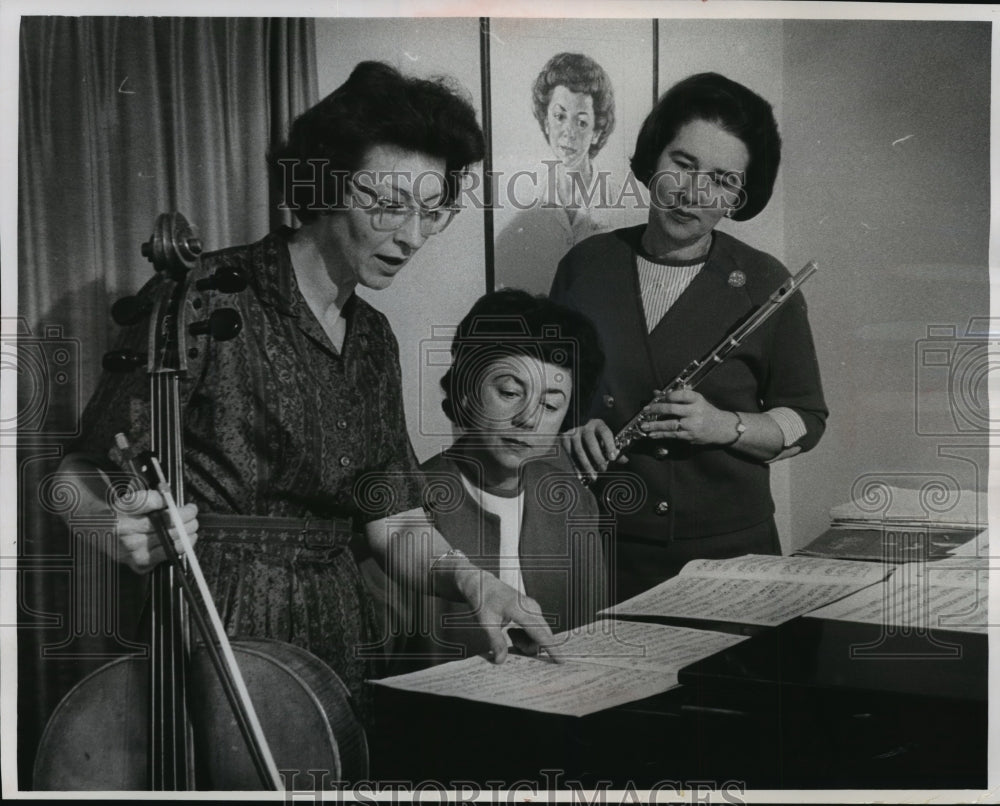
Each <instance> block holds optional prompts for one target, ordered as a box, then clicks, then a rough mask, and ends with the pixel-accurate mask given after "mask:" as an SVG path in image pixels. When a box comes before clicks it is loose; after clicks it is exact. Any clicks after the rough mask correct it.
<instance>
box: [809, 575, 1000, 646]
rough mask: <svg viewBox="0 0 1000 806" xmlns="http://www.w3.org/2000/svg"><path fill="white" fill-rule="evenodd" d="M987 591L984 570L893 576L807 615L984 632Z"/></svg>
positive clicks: (888, 624) (897, 625)
mask: <svg viewBox="0 0 1000 806" xmlns="http://www.w3.org/2000/svg"><path fill="white" fill-rule="evenodd" d="M988 595H989V586H988V572H987V571H986V570H985V569H982V568H979V569H977V568H954V567H944V568H935V567H934V564H930V565H928V566H926V567H925V568H924V569H923V571H922V572H921V573H917V574H913V575H909V576H903V575H899V574H895V575H893V576H891V577H889V579H887V580H886V581H885V582H883V583H882V584H881V585H873V586H872V587H870V588H865V589H864V590H861V591H858V592H857V593H855V594H853V595H851V596H848V597H846V598H845V599H841V600H840V601H839V602H834V603H833V604H830V605H827V606H826V607H822V608H820V609H819V610H815V611H813V612H812V613H809V617H810V618H825V619H835V620H838V621H857V622H861V623H863V624H884V625H886V626H891V627H910V628H914V629H925V630H954V631H956V632H968V633H985V632H986V628H987V623H988V620H987V615H988V613H989V604H988Z"/></svg>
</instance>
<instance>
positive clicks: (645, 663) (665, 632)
mask: <svg viewBox="0 0 1000 806" xmlns="http://www.w3.org/2000/svg"><path fill="white" fill-rule="evenodd" d="M556 639H557V640H559V641H560V643H559V644H558V651H559V656H560V657H561V658H564V659H565V660H567V661H569V660H573V661H582V662H585V663H594V664H600V665H605V666H616V667H619V668H634V669H663V670H667V671H674V672H675V671H677V670H678V669H681V668H683V667H684V666H687V665H688V664H690V663H694V662H695V661H696V660H701V659H702V658H707V657H708V656H709V655H714V654H715V653H716V652H720V651H721V650H723V649H725V648H726V647H729V646H732V645H733V644H736V643H739V642H740V641H743V640H744V639H745V636H741V635H731V634H729V633H720V632H712V631H710V630H695V629H689V628H686V627H670V626H666V625H663V624H650V623H647V622H634V621H619V620H616V619H605V620H603V621H596V622H593V623H592V624H588V625H586V626H584V627H579V628H577V629H576V630H573V631H571V632H565V633H558V634H557V635H556Z"/></svg>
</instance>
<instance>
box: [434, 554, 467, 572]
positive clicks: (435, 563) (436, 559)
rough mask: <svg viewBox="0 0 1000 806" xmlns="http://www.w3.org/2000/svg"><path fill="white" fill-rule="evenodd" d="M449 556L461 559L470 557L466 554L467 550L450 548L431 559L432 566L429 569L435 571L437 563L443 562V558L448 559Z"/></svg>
mask: <svg viewBox="0 0 1000 806" xmlns="http://www.w3.org/2000/svg"><path fill="white" fill-rule="evenodd" d="M449 557H454V558H456V559H459V560H467V559H469V558H468V557H466V556H465V552H464V551H462V550H461V549H448V551H446V552H445V553H444V554H439V555H438V556H437V557H435V558H434V559H433V560H431V564H430V567H429V568H428V569H427V570H428V571H433V570H434V566H435V565H437V564H438V563H439V562H441V560H447V559H448V558H449Z"/></svg>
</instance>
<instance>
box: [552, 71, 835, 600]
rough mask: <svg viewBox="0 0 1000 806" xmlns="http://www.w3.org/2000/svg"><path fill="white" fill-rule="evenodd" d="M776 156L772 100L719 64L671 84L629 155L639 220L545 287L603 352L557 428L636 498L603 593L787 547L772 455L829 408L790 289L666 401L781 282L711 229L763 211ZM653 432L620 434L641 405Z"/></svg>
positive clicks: (583, 247)
mask: <svg viewBox="0 0 1000 806" xmlns="http://www.w3.org/2000/svg"><path fill="white" fill-rule="evenodd" d="M780 157H781V139H780V136H779V134H778V127H777V123H776V121H775V119H774V114H773V111H772V109H771V105H770V104H769V103H768V102H767V101H765V100H764V99H763V98H761V97H760V96H758V95H757V94H755V93H754V92H752V91H751V90H749V89H748V88H746V87H744V86H743V85H741V84H738V83H736V82H734V81H731V80H730V79H728V78H725V77H724V76H721V75H718V74H716V73H701V74H698V75H694V76H690V77H689V78H687V79H684V80H683V81H681V82H679V83H678V84H676V85H675V86H674V87H672V88H671V89H670V90H669V91H668V92H667V93H665V94H664V95H663V97H662V98H661V99H660V100H659V102H658V103H657V104H656V106H655V107H654V108H653V110H652V111H651V112H650V113H649V115H648V116H647V118H646V120H645V122H644V124H643V126H642V129H641V130H640V133H639V136H638V140H637V142H636V147H635V153H634V155H633V157H632V163H631V167H632V170H633V172H634V173H635V175H636V177H637V178H638V179H639V180H640V181H642V182H643V183H644V184H645V185H646V186H647V187H648V188H649V190H650V201H651V203H650V210H649V217H648V220H647V222H646V224H644V225H641V226H638V227H632V228H626V229H620V230H616V231H615V232H612V233H607V234H602V235H597V236H595V237H593V238H590V239H588V240H586V241H584V242H583V243H581V244H579V245H577V246H576V247H574V248H573V249H572V250H571V251H570V252H569V253H568V254H567V255H566V257H565V258H564V259H563V260H562V261H561V262H560V264H559V268H558V271H557V273H556V277H555V280H554V282H553V285H552V291H551V296H552V298H553V299H555V300H556V301H558V302H561V303H563V304H565V305H568V306H569V307H572V308H575V309H577V310H579V311H580V312H582V313H584V314H586V315H587V316H589V317H590V318H591V319H592V320H593V321H594V323H595V324H596V325H597V327H598V330H599V331H600V334H601V339H602V344H603V347H604V351H605V353H606V356H607V362H606V364H605V370H604V374H603V376H602V378H601V381H600V384H599V386H598V390H597V392H596V394H595V395H594V397H593V399H592V401H591V407H590V419H589V421H588V422H587V423H586V424H585V425H583V426H581V427H579V428H577V429H574V430H573V431H572V432H570V433H569V434H568V435H567V437H566V442H567V445H568V448H569V450H570V451H571V452H572V455H573V456H574V458H575V460H576V462H577V464H578V466H579V468H580V469H581V471H582V472H583V473H584V475H585V476H586V477H588V478H589V479H591V480H595V479H596V480H597V486H596V487H595V491H596V492H597V493H598V500H602V495H601V490H602V486H603V485H606V484H607V483H608V482H609V481H611V480H612V479H614V478H615V477H616V476H619V477H620V474H625V476H626V477H627V480H628V481H630V482H631V483H632V485H633V488H634V489H635V491H636V494H637V501H636V506H634V507H626V509H627V510H628V511H627V512H620V513H619V514H618V519H617V525H616V530H617V531H616V539H615V543H614V546H612V547H611V549H612V551H611V557H610V564H611V566H612V567H613V568H614V581H613V583H614V588H613V589H612V592H611V593H612V598H613V599H614V600H616V601H621V600H623V599H626V598H629V597H631V596H633V595H635V594H636V593H639V592H641V591H642V590H645V589H647V588H649V587H652V586H653V585H656V584H657V583H659V582H662V581H663V580H664V579H667V578H669V577H671V576H673V575H675V574H676V573H677V572H678V571H679V570H680V568H681V567H682V566H683V565H684V564H685V563H687V562H688V561H689V560H692V559H697V558H723V557H732V556H738V555H741V554H746V553H764V554H779V553H780V551H781V549H780V544H779V541H778V534H777V529H776V527H775V522H774V502H773V500H772V498H771V490H770V473H769V463H770V462H773V461H775V460H777V459H783V458H785V457H788V456H792V455H794V454H796V453H799V452H801V451H805V450H809V449H810V448H812V447H813V446H815V445H816V443H817V442H818V441H819V439H820V437H821V436H822V434H823V430H824V427H825V422H826V416H827V408H826V404H825V402H824V399H823V390H822V386H821V383H820V375H819V367H818V364H817V361H816V354H815V349H814V346H813V339H812V334H811V332H810V328H809V321H808V318H807V315H806V305H805V300H804V299H803V298H802V295H801V294H799V293H796V294H794V295H793V296H792V297H791V298H790V299H789V300H788V301H787V302H786V304H784V305H783V306H782V308H781V309H780V310H779V311H778V312H777V313H776V314H775V315H774V316H772V317H770V318H769V319H768V321H767V322H766V323H765V324H764V325H763V326H761V327H760V328H759V329H758V330H757V331H756V332H755V333H754V334H753V335H752V336H751V337H749V338H748V339H747V340H746V342H745V343H744V344H743V345H742V346H741V347H740V348H739V349H737V350H735V351H734V352H733V353H732V355H730V356H729V358H728V359H727V360H726V361H725V363H723V364H720V365H719V366H718V367H717V368H716V369H715V370H713V372H712V373H711V375H709V376H708V377H707V379H706V380H705V382H704V383H703V384H701V385H700V386H699V389H698V391H694V390H691V389H680V390H678V391H674V392H671V393H670V394H669V395H667V396H666V399H665V400H663V401H662V402H656V403H651V402H650V401H651V400H652V398H653V396H654V393H655V392H656V391H657V390H662V389H664V388H666V387H667V386H669V385H670V383H671V381H672V380H673V379H674V378H676V377H677V376H678V375H679V374H680V373H681V371H682V370H684V369H685V367H687V366H688V365H689V364H690V363H691V361H692V360H696V359H701V358H702V357H704V356H705V355H706V354H708V353H709V352H710V351H711V350H712V349H713V348H714V347H715V346H716V345H717V344H718V343H719V342H720V341H721V340H722V339H723V337H725V336H726V335H727V334H728V333H729V332H731V331H732V330H733V329H734V326H736V325H737V324H738V323H739V322H740V321H741V320H743V319H745V318H746V316H747V315H748V314H749V313H750V311H752V310H753V309H754V308H756V307H757V306H759V305H761V304H762V303H763V302H765V301H766V300H767V299H768V298H769V297H770V295H771V294H772V293H773V292H774V291H775V290H776V289H778V288H779V287H780V286H781V285H782V284H783V283H784V282H785V281H786V280H788V278H789V273H788V271H787V270H786V269H785V267H784V266H783V265H782V264H781V263H780V262H779V261H777V260H776V259H775V258H774V257H772V256H771V255H768V254H766V253H764V252H760V251H758V250H756V249H754V248H752V247H750V246H748V245H747V244H745V243H743V242H742V241H739V240H737V239H736V238H734V237H732V236H730V235H727V234H725V233H722V232H718V231H716V225H717V224H718V223H719V222H720V221H721V220H722V219H723V218H732V219H733V220H735V221H745V220H747V219H750V218H752V217H754V216H755V215H757V213H759V212H760V211H761V210H763V209H764V207H765V206H766V205H767V203H768V201H769V199H770V197H771V193H772V189H773V187H774V181H775V177H776V176H777V172H778V164H779V162H780ZM640 410H644V411H645V414H646V415H647V417H648V419H647V420H645V421H644V422H643V423H642V425H641V430H642V432H643V433H644V435H645V438H642V439H639V440H636V441H634V442H633V443H632V444H631V445H630V446H629V447H628V451H627V455H626V453H625V452H624V451H621V450H619V448H618V447H617V446H616V444H615V441H614V434H615V433H617V432H618V431H619V430H620V429H621V428H622V426H624V425H625V423H627V422H628V421H629V420H630V419H631V418H632V417H633V416H634V415H635V414H636V413H637V412H639V411H640Z"/></svg>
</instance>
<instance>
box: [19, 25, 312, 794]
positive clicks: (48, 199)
mask: <svg viewBox="0 0 1000 806" xmlns="http://www.w3.org/2000/svg"><path fill="white" fill-rule="evenodd" d="M316 86H317V79H316V63H315V34H314V31H313V25H312V22H311V21H304V20H290V19H196V18H144V17H116V18H100V17H90V18H74V17H25V18H23V19H22V22H21V31H20V86H19V104H20V109H19V121H20V123H19V151H18V180H19V186H18V258H19V259H18V272H19V273H18V314H19V322H18V331H19V335H20V339H19V343H18V359H19V367H18V423H19V425H18V438H19V445H18V456H19V484H18V506H19V515H20V517H19V519H18V523H19V530H18V538H19V547H18V551H19V558H20V563H21V572H20V573H19V581H20V590H19V608H20V614H19V615H20V630H19V636H18V638H19V681H20V685H19V701H18V714H19V774H20V785H21V788H27V787H28V786H29V781H30V777H29V775H30V769H31V763H32V757H33V754H34V748H35V746H36V743H37V740H38V738H39V735H40V732H41V729H42V727H43V726H44V721H45V719H46V718H47V716H48V714H49V713H50V711H51V710H52V708H53V707H54V706H55V704H56V703H57V702H58V700H59V699H60V698H61V696H62V695H63V694H64V693H65V692H66V690H67V689H68V687H69V686H70V685H71V684H72V683H73V682H74V681H75V680H76V679H78V678H79V677H80V675H81V674H82V673H83V672H85V671H87V670H89V669H91V668H94V667H95V666H97V665H99V664H100V663H103V662H105V660H106V656H107V655H108V654H113V653H114V652H115V651H117V650H118V649H120V648H121V647H120V646H119V644H120V642H118V641H116V640H115V639H114V638H109V636H107V635H106V634H103V633H102V631H101V630H99V629H93V626H94V625H95V624H97V623H98V622H99V621H100V618H96V620H95V617H93V616H92V614H91V615H88V614H81V612H79V611H80V609H81V608H84V607H87V606H89V605H86V604H85V600H95V597H96V595H97V594H99V593H100V592H101V591H95V590H93V589H92V588H91V589H83V588H81V587H80V586H81V585H84V584H85V583H84V582H83V581H82V580H81V579H80V574H79V573H75V572H78V571H79V565H80V563H79V562H78V560H79V554H78V552H79V551H80V549H79V547H78V546H76V545H74V541H73V540H72V539H71V538H70V536H69V529H68V527H67V525H66V523H65V521H64V520H63V518H61V517H56V515H57V514H60V513H59V509H60V507H61V506H63V505H64V504H65V502H64V501H62V500H61V499H59V496H58V494H55V498H53V495H54V493H53V490H52V487H51V485H50V484H48V481H50V480H51V476H50V474H51V473H52V471H53V470H54V469H55V466H56V465H57V464H58V461H59V457H60V456H61V453H62V446H63V444H64V442H65V440H66V439H67V438H71V437H72V436H73V434H74V433H75V431H76V429H77V428H78V425H79V415H80V413H81V412H82V407H83V405H84V404H85V403H86V401H87V399H88V398H89V396H90V394H91V392H92V391H93V389H94V387H95V385H96V382H97V378H98V375H99V370H100V361H101V356H102V354H103V353H104V352H105V350H107V349H108V347H109V346H110V344H111V343H112V342H113V340H114V337H115V326H114V324H113V323H112V322H111V320H110V317H109V316H108V313H107V312H108V310H109V307H110V305H111V303H112V302H113V301H114V300H115V299H117V298H119V297H121V296H125V295H127V294H132V293H134V292H135V291H136V290H138V289H139V288H140V287H141V286H142V285H143V284H144V283H145V282H146V280H147V279H149V277H150V276H151V275H152V267H151V265H150V264H149V263H148V262H147V261H146V260H145V259H144V258H143V257H142V256H141V255H140V251H139V250H140V244H141V243H142V242H143V241H145V240H147V239H148V238H149V235H150V233H151V232H152V227H153V222H154V220H155V218H156V216H157V214H158V213H160V212H164V211H168V210H179V211H181V212H183V213H184V214H185V215H186V217H187V218H188V220H189V221H190V222H191V223H192V224H194V225H195V227H196V229H197V230H198V231H199V234H200V235H201V238H202V241H203V243H204V244H205V247H206V249H214V248H219V247H222V246H226V245H231V244H239V243H247V242H249V241H253V240H257V239H259V238H260V237H262V236H263V235H264V234H265V233H266V232H267V231H268V230H269V229H273V228H274V227H275V226H276V225H277V224H279V223H287V221H286V219H285V216H287V213H285V212H283V211H280V210H278V209H277V208H278V199H276V198H274V197H273V196H272V194H271V191H270V184H269V182H268V181H267V173H266V164H265V153H266V151H267V148H268V146H269V144H270V143H271V142H272V141H273V140H274V139H276V138H278V137H282V136H284V135H285V134H286V133H287V130H288V126H289V123H290V122H291V120H292V119H293V118H294V117H295V116H296V115H297V114H299V113H300V112H302V111H304V110H305V109H306V108H307V107H308V106H310V105H311V104H312V103H314V102H315V101H316V100H317V99H316V93H317V90H316ZM61 514H63V515H65V514H66V513H65V512H63V513H61ZM109 573H111V572H109ZM115 573H116V570H115ZM106 582H107V584H109V585H114V584H118V583H119V582H120V583H121V584H125V583H126V578H125V576H124V575H123V576H122V577H121V580H118V579H117V578H116V579H111V580H110V581H107V580H106ZM88 625H90V627H88ZM60 642H66V644H65V647H63V648H62V649H61V650H58V651H53V645H59V644H60ZM43 650H44V652H43ZM44 653H48V654H44Z"/></svg>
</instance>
